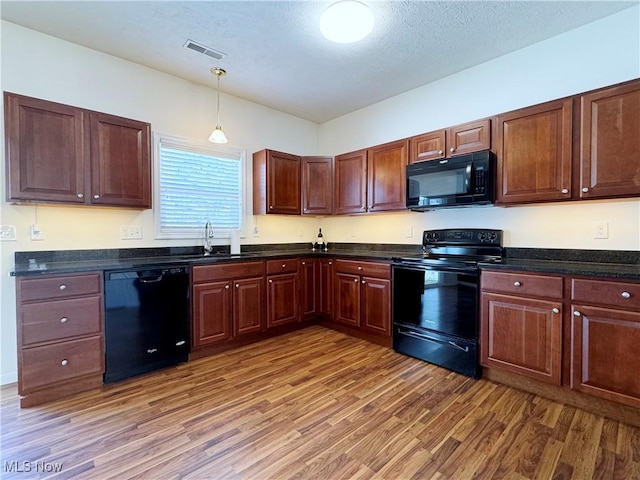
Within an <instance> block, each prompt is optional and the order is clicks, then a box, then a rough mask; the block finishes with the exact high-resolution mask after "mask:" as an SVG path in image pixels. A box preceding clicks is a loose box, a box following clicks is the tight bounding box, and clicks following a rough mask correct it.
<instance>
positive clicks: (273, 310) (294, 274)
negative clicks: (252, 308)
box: [267, 258, 300, 328]
mask: <svg viewBox="0 0 640 480" xmlns="http://www.w3.org/2000/svg"><path fill="white" fill-rule="evenodd" d="M298 263H299V260H298V259H297V258H293V259H291V258H288V259H283V260H267V328H273V327H277V326H280V325H284V324H288V323H295V322H298V321H300V308H299V301H298V299H299V288H300V287H299V283H300V273H299V266H298Z"/></svg>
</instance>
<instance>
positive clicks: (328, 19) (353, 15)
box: [320, 0, 374, 43]
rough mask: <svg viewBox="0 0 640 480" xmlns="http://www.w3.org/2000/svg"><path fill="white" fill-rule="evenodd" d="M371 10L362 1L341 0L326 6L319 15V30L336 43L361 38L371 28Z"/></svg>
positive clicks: (367, 33)
mask: <svg viewBox="0 0 640 480" xmlns="http://www.w3.org/2000/svg"><path fill="white" fill-rule="evenodd" d="M373 24H374V18H373V12H372V11H371V10H370V9H369V7H367V6H366V5H365V4H364V3H360V2H356V1H355V0H342V1H339V2H336V3H334V4H333V5H331V6H330V7H329V8H327V9H326V10H325V11H324V13H323V14H322V16H321V17H320V31H321V32H322V35H324V36H325V37H326V38H327V39H329V40H331V41H332V42H336V43H353V42H357V41H358V40H362V39H363V38H364V37H366V36H367V35H369V34H370V33H371V30H373Z"/></svg>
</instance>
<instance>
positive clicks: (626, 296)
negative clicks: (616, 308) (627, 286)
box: [620, 292, 631, 298]
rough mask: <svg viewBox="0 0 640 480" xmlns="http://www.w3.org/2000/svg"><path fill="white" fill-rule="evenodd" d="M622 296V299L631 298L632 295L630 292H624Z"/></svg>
mask: <svg viewBox="0 0 640 480" xmlns="http://www.w3.org/2000/svg"><path fill="white" fill-rule="evenodd" d="M620 295H621V296H622V298H631V294H630V293H629V292H622V293H621V294H620Z"/></svg>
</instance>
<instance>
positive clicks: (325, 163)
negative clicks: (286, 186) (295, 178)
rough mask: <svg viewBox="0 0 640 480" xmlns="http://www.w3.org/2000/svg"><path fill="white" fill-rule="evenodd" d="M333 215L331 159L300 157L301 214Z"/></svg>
mask: <svg viewBox="0 0 640 480" xmlns="http://www.w3.org/2000/svg"><path fill="white" fill-rule="evenodd" d="M332 213H333V157H302V214H303V215H331V214H332Z"/></svg>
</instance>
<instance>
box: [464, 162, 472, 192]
mask: <svg viewBox="0 0 640 480" xmlns="http://www.w3.org/2000/svg"><path fill="white" fill-rule="evenodd" d="M472 167H473V164H472V163H471V162H469V163H468V164H467V168H466V170H465V172H464V187H465V189H466V190H467V193H471V171H472Z"/></svg>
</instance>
